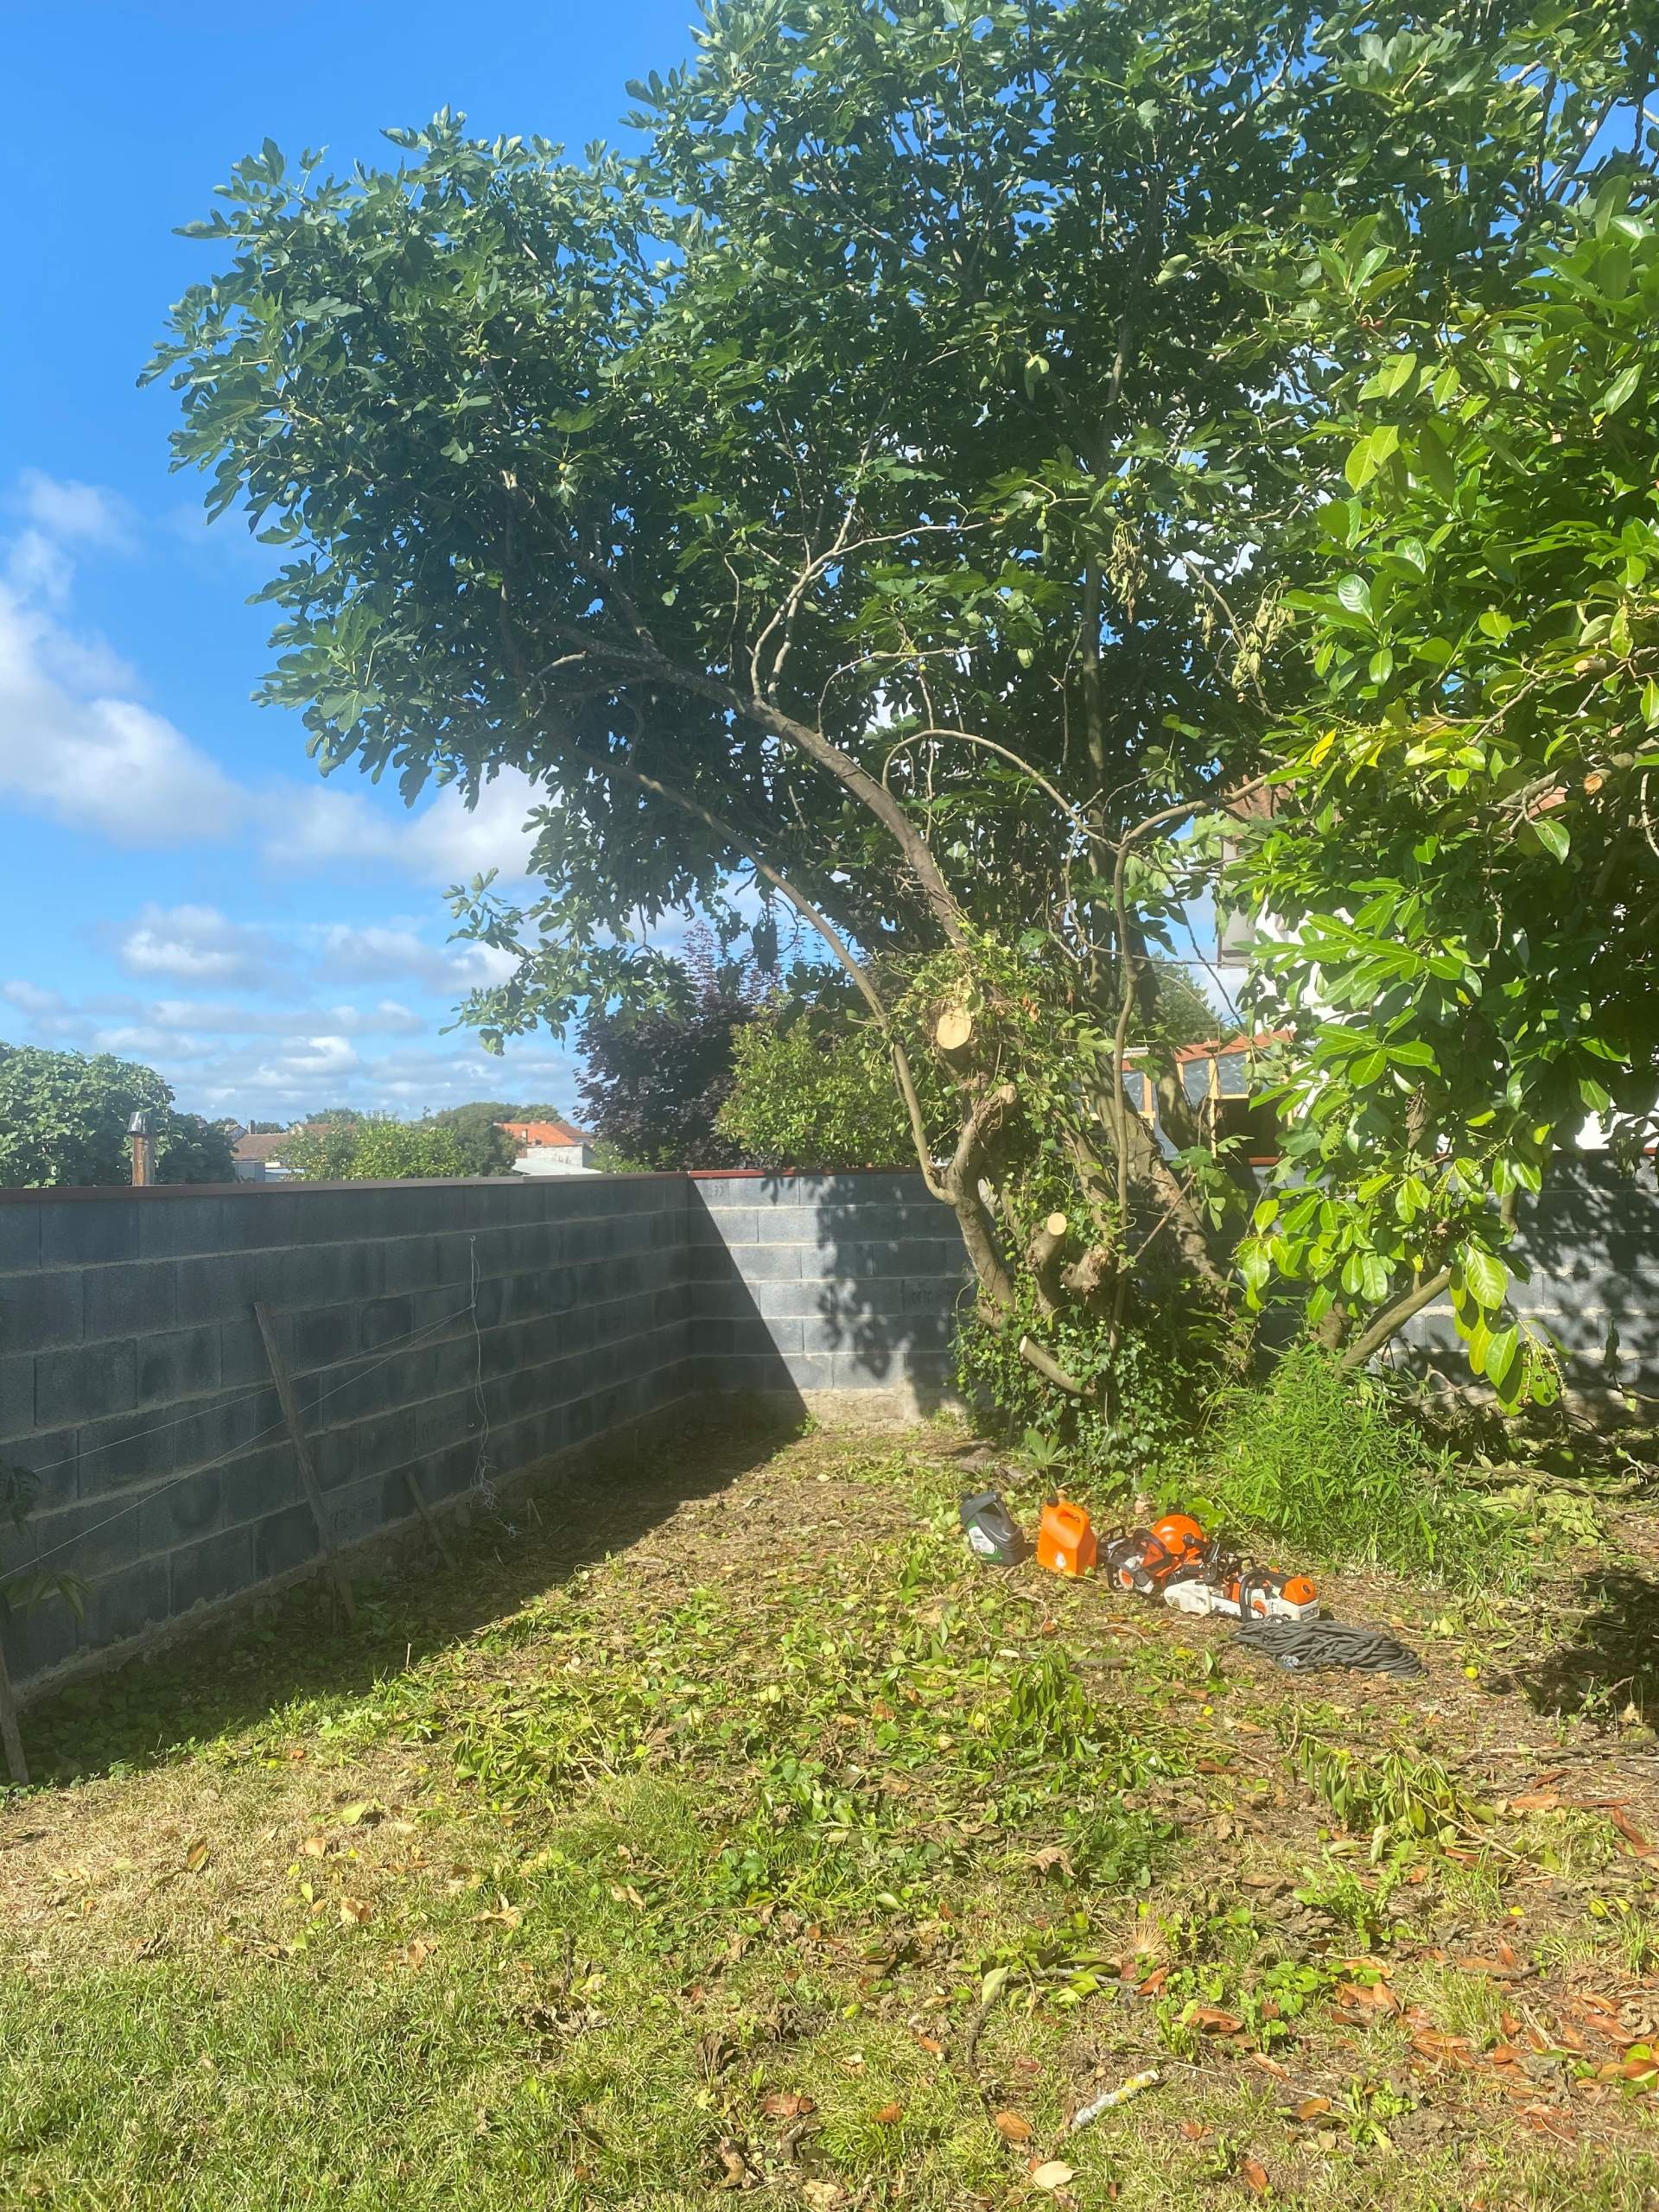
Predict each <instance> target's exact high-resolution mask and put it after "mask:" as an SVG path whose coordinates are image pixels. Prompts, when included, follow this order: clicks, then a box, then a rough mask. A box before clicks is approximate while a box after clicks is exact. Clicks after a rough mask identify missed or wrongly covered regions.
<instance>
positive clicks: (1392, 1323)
mask: <svg viewBox="0 0 1659 2212" xmlns="http://www.w3.org/2000/svg"><path fill="white" fill-rule="evenodd" d="M1451 1280H1452V1270H1451V1268H1440V1270H1439V1272H1438V1273H1437V1274H1432V1275H1428V1276H1426V1277H1425V1278H1424V1280H1423V1281H1421V1282H1420V1283H1419V1284H1418V1286H1417V1287H1416V1289H1415V1290H1414V1291H1412V1292H1411V1293H1409V1294H1408V1296H1406V1297H1404V1298H1402V1299H1400V1300H1397V1301H1396V1302H1395V1304H1394V1305H1392V1306H1389V1308H1388V1309H1387V1311H1386V1312H1384V1313H1380V1314H1379V1315H1378V1316H1377V1318H1376V1320H1375V1321H1373V1322H1372V1323H1371V1325H1370V1328H1369V1329H1366V1330H1365V1331H1363V1333H1362V1334H1361V1335H1359V1336H1357V1337H1356V1338H1354V1341H1353V1342H1352V1344H1350V1345H1349V1347H1348V1349H1347V1351H1345V1352H1344V1354H1343V1355H1342V1357H1341V1359H1340V1360H1339V1361H1338V1369H1339V1370H1340V1372H1341V1373H1343V1374H1344V1375H1351V1374H1352V1373H1353V1371H1354V1370H1355V1369H1356V1368H1357V1367H1363V1366H1364V1364H1365V1363H1366V1361H1367V1360H1368V1359H1370V1357H1371V1356H1372V1354H1373V1353H1375V1352H1379V1351H1382V1349H1383V1345H1384V1344H1387V1342H1388V1341H1389V1338H1390V1337H1392V1336H1394V1335H1395V1334H1396V1333H1397V1332H1399V1331H1400V1330H1402V1329H1403V1328H1404V1327H1405V1325H1406V1324H1407V1322H1408V1321H1409V1320H1410V1319H1411V1318H1412V1316H1413V1314H1414V1313H1421V1312H1422V1310H1423V1308H1424V1306H1432V1305H1433V1303H1434V1300H1436V1299H1437V1298H1438V1297H1439V1296H1440V1293H1441V1292H1442V1291H1443V1290H1444V1289H1445V1288H1446V1285H1447V1284H1448V1283H1449V1282H1450V1281H1451Z"/></svg>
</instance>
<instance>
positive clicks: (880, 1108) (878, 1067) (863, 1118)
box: [716, 1012, 916, 1168]
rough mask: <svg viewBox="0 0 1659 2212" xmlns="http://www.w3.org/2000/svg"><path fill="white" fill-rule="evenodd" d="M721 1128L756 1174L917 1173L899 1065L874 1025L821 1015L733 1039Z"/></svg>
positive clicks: (766, 1025) (764, 1026)
mask: <svg viewBox="0 0 1659 2212" xmlns="http://www.w3.org/2000/svg"><path fill="white" fill-rule="evenodd" d="M716 1126H717V1127H718V1128H720V1129H721V1132H722V1133H723V1134H724V1135H727V1136H728V1137H730V1138H731V1139H732V1141H734V1143H735V1144H737V1145H739V1146H741V1148H742V1150H743V1152H744V1154H745V1155H746V1156H747V1158H748V1159H749V1160H752V1161H753V1163H754V1165H755V1166H759V1167H826V1168H827V1167H913V1166H915V1164H916V1147H915V1145H914V1143H913V1142H912V1138H911V1133H910V1124H909V1122H908V1121H907V1120H906V1116H905V1109H904V1106H903V1103H902V1102H901V1101H900V1099H899V1095H898V1093H897V1091H896V1090H894V1089H893V1062H892V1058H891V1056H890V1055H889V1053H888V1052H887V1048H886V1046H885V1044H884V1042H883V1039H882V1038H881V1036H880V1033H879V1032H878V1031H877V1030H876V1029H875V1028H874V1026H873V1025H872V1024H870V1023H868V1022H864V1023H860V1022H858V1021H856V1020H854V1019H849V1017H847V1016H846V1015H842V1016H841V1017H840V1018H839V1019H837V1018H835V1017H833V1016H826V1015H823V1014H817V1013H816V1012H806V1013H803V1014H796V1015H794V1016H793V1017H792V1018H791V1017H790V1016H788V1015H786V1014H785V1015H779V1016H776V1017H773V1018H772V1019H763V1020H759V1021H755V1022H753V1023H751V1024H750V1025H749V1027H747V1029H743V1030H740V1031H739V1032H738V1033H737V1035H736V1036H735V1037H734V1039H733V1053H732V1087H731V1090H730V1092H729V1094H728V1096H727V1098H726V1101H725V1103H724V1104H723V1105H722V1106H721V1109H720V1113H719V1116H718V1118H717V1123H716Z"/></svg>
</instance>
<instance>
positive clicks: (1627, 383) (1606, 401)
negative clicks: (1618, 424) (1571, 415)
mask: <svg viewBox="0 0 1659 2212" xmlns="http://www.w3.org/2000/svg"><path fill="white" fill-rule="evenodd" d="M1641 381H1642V364H1641V362H1640V361H1632V362H1631V363H1630V367H1629V368H1628V369H1626V370H1625V371H1624V373H1623V375H1621V376H1616V377H1615V378H1613V380H1612V382H1611V384H1610V385H1608V387H1607V389H1606V391H1604V392H1603V393H1602V395H1601V397H1600V400H1599V402H1598V403H1597V404H1598V408H1599V412H1600V413H1602V414H1603V415H1617V414H1618V410H1619V409H1620V408H1621V407H1622V406H1623V405H1624V403H1625V401H1626V400H1627V399H1628V398H1629V397H1630V394H1631V393H1632V392H1633V391H1635V390H1636V387H1637V385H1638V384H1640V383H1641Z"/></svg>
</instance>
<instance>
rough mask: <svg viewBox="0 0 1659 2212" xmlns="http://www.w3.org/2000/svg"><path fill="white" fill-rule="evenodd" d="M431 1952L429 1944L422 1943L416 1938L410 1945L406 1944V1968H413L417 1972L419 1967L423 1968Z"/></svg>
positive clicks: (431, 1947) (431, 1948)
mask: <svg viewBox="0 0 1659 2212" xmlns="http://www.w3.org/2000/svg"><path fill="white" fill-rule="evenodd" d="M432 1951H433V1946H432V1945H431V1944H430V1943H423V1942H422V1941H421V1939H420V1937H419V1936H416V1938H415V1940H414V1942H412V1943H410V1944H407V1945H406V1946H405V1947H404V1963H405V1964H406V1965H408V1966H411V1967H416V1969H417V1970H418V1969H419V1968H420V1967H423V1966H424V1965H425V1964H426V1962H427V1961H428V1960H429V1958H430V1957H431V1955H432Z"/></svg>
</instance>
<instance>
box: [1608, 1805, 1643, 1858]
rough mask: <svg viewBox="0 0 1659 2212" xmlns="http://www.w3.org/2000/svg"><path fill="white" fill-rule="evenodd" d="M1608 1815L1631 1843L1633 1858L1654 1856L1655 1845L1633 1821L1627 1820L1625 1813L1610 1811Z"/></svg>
mask: <svg viewBox="0 0 1659 2212" xmlns="http://www.w3.org/2000/svg"><path fill="white" fill-rule="evenodd" d="M1607 1817H1608V1819H1609V1820H1610V1821H1611V1822H1612V1824H1613V1826H1614V1827H1616V1828H1617V1829H1618V1832H1619V1834H1620V1835H1622V1836H1623V1837H1624V1840H1625V1842H1626V1843H1628V1844H1629V1845H1630V1855H1631V1856H1632V1858H1636V1859H1650V1858H1651V1857H1652V1856H1653V1846H1652V1845H1651V1844H1650V1843H1649V1841H1648V1839H1647V1838H1646V1836H1644V1835H1643V1833H1642V1831H1641V1829H1640V1828H1639V1827H1636V1826H1635V1824H1634V1823H1633V1822H1632V1821H1628V1820H1626V1818H1625V1817H1624V1814H1623V1813H1620V1812H1617V1811H1615V1812H1610V1813H1609V1814H1608V1815H1607Z"/></svg>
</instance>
